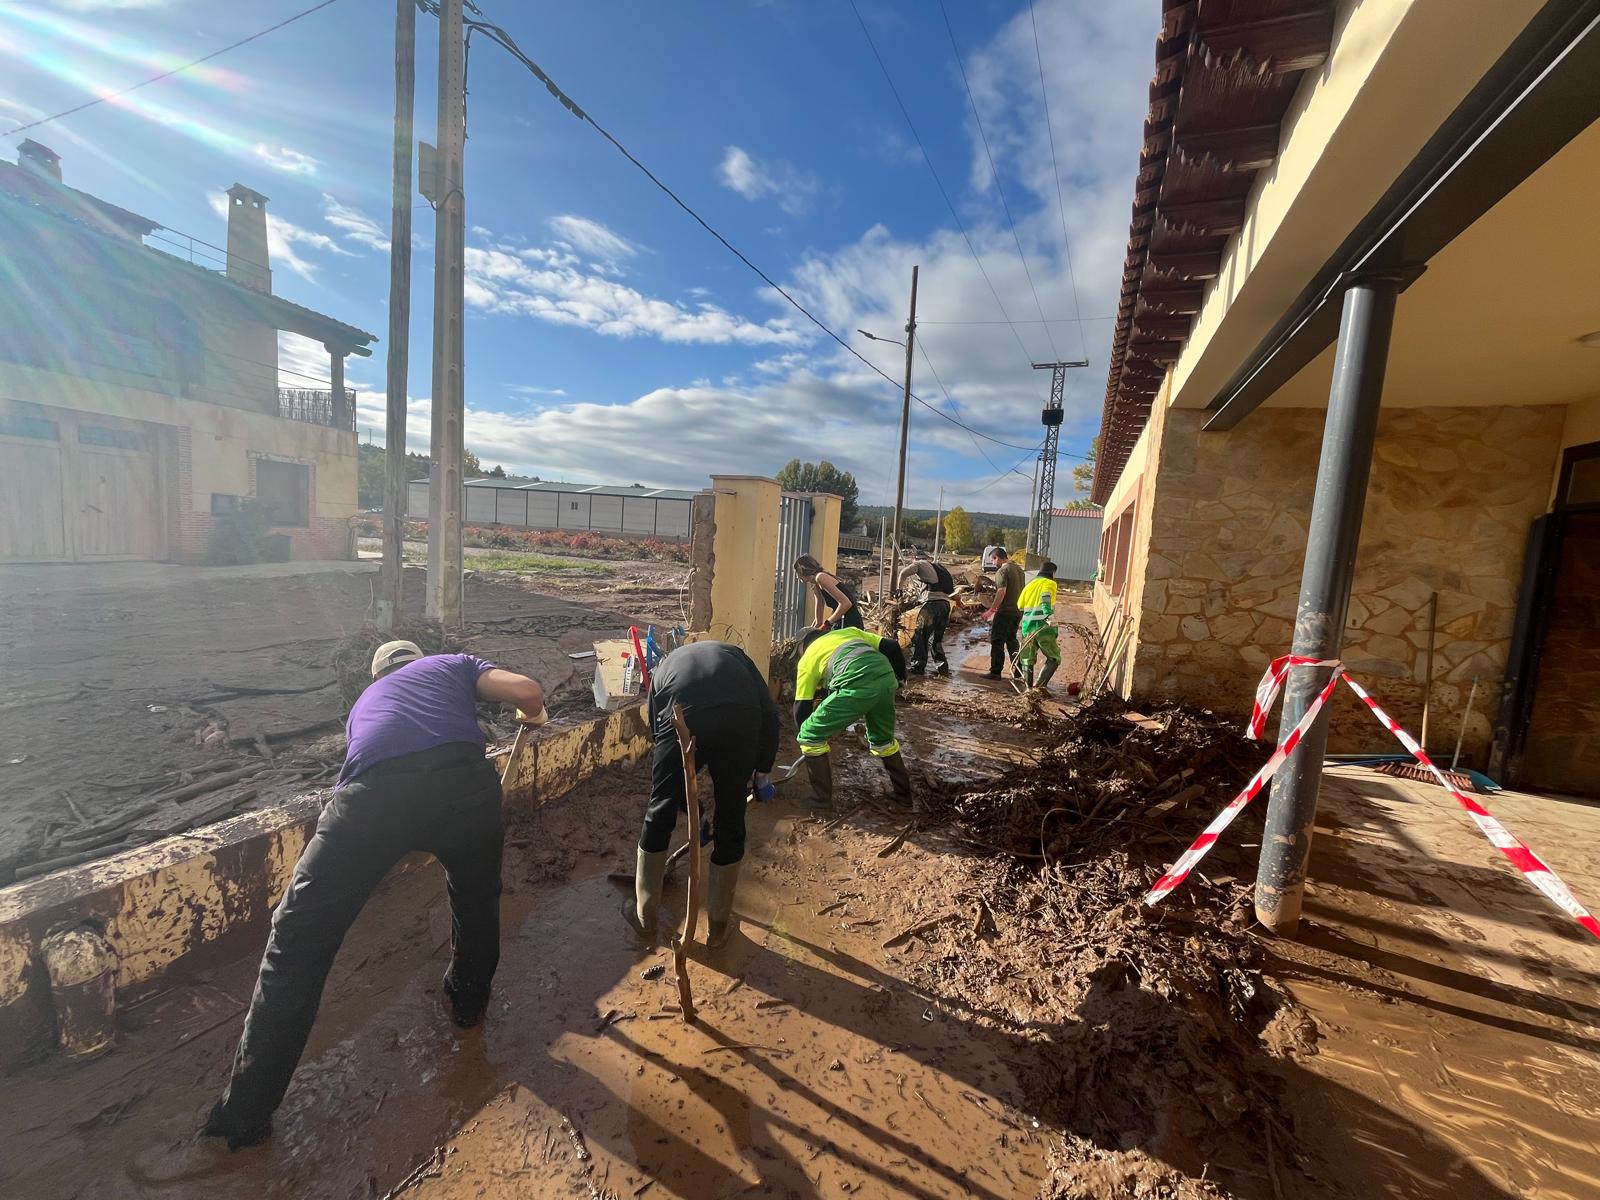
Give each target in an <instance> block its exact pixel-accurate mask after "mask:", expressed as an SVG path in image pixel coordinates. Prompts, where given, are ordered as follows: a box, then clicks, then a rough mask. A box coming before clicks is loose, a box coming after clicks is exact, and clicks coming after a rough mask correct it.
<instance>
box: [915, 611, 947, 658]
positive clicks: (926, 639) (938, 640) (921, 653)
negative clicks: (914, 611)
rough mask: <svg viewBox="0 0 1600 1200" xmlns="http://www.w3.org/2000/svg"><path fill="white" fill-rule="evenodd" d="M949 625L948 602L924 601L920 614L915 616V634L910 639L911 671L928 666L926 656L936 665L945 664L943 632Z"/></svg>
mask: <svg viewBox="0 0 1600 1200" xmlns="http://www.w3.org/2000/svg"><path fill="white" fill-rule="evenodd" d="M948 624H950V601H948V600H924V601H923V602H922V612H921V613H919V614H918V616H917V632H916V633H915V634H914V635H912V638H911V669H912V670H913V671H923V670H926V669H927V666H928V655H929V654H932V655H933V661H934V662H936V663H946V662H949V659H947V658H945V656H944V630H945V626H947V625H948Z"/></svg>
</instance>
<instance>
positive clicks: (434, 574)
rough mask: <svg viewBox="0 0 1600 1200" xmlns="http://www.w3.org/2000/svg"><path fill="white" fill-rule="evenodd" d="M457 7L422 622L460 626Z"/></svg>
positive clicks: (449, 8)
mask: <svg viewBox="0 0 1600 1200" xmlns="http://www.w3.org/2000/svg"><path fill="white" fill-rule="evenodd" d="M461 5H462V0H440V3H439V188H440V193H441V194H440V198H439V205H438V209H437V214H438V219H437V222H436V224H435V227H434V266H433V435H432V438H431V439H430V449H431V451H432V454H433V464H432V471H431V483H430V486H429V488H428V615H429V616H430V617H437V618H438V619H439V621H440V623H441V624H443V625H444V627H445V628H446V629H455V628H458V627H459V626H460V624H461V505H462V484H461V462H462V457H463V445H462V429H461V425H462V422H463V420H464V418H465V407H466V393H465V390H464V386H463V384H464V381H463V379H462V372H463V361H462V360H463V358H464V354H465V346H464V343H463V333H462V326H463V324H464V321H465V311H464V310H465V294H464V291H463V288H464V284H465V266H464V263H463V258H464V256H465V240H466V207H467V204H466V195H465V194H464V193H463V192H462V186H463V183H464V181H465V178H466V173H465V170H464V164H463V159H464V157H465V153H466V133H467V129H466V103H467V97H466V87H465V83H466V64H465V62H464V59H463V56H462V44H461V38H462V24H461Z"/></svg>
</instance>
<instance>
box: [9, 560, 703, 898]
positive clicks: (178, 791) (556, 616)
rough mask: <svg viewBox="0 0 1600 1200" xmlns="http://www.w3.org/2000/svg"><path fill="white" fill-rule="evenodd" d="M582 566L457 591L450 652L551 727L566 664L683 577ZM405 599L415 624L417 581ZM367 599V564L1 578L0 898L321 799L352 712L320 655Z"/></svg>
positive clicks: (576, 674) (663, 615) (645, 616)
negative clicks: (235, 818)
mask: <svg viewBox="0 0 1600 1200" xmlns="http://www.w3.org/2000/svg"><path fill="white" fill-rule="evenodd" d="M470 565H471V564H470V563H469V566H470ZM580 565H581V567H582V568H583V569H582V571H580V572H578V573H577V574H572V573H571V572H568V571H565V570H563V569H562V568H561V567H560V565H559V562H557V565H556V566H554V567H552V568H550V569H547V570H545V571H542V572H540V573H536V574H519V573H516V572H498V571H497V572H494V573H492V574H491V573H488V572H472V573H470V574H469V575H468V579H467V586H466V599H465V613H466V617H467V627H466V629H465V631H464V634H463V636H462V637H461V638H460V639H459V641H460V645H461V646H462V647H463V648H465V649H467V650H469V651H471V652H472V653H475V654H478V655H480V656H482V657H484V658H489V659H492V660H494V661H497V662H500V663H502V664H503V665H504V666H506V667H508V668H511V669H513V670H519V671H525V672H527V673H529V674H532V675H535V676H536V677H538V678H539V679H541V680H542V681H544V682H545V683H546V685H547V686H548V687H550V688H551V689H552V690H553V691H555V692H556V711H564V710H565V709H566V708H567V707H570V703H569V701H568V700H567V698H566V697H564V696H563V695H562V691H563V690H565V691H566V692H568V693H569V694H571V695H573V696H580V695H586V694H587V692H586V689H587V687H588V686H589V683H590V679H591V674H590V671H589V669H588V665H587V664H585V663H582V662H575V661H574V660H572V659H570V658H568V657H567V655H568V653H569V652H573V651H581V650H584V649H587V648H589V647H590V646H591V644H592V643H593V641H594V640H595V638H597V637H613V636H618V635H619V633H620V632H621V631H624V630H626V628H627V626H628V624H629V623H630V622H634V621H639V622H644V621H650V620H658V621H667V623H669V624H675V623H676V618H672V619H671V620H670V621H669V620H668V618H669V617H670V614H671V612H672V611H674V610H675V609H676V608H677V603H676V596H677V592H678V589H677V587H676V586H675V585H674V584H673V583H672V580H673V579H674V578H676V577H678V576H682V575H683V574H684V571H683V569H681V568H677V567H675V566H673V565H669V564H659V563H631V562H627V563H610V562H607V563H595V562H589V561H586V562H584V563H582V564H580ZM674 572H675V574H674ZM569 575H570V576H571V577H570V578H569V577H568V576H569ZM406 584H407V599H408V605H409V608H410V611H411V612H412V613H420V612H421V610H422V607H423V593H422V573H421V572H420V571H415V570H410V571H407V579H406ZM376 587H377V575H376V566H375V565H374V564H370V563H360V564H358V563H311V564H303V563H302V564H283V565H270V566H259V567H244V568H191V567H172V566H167V565H163V564H152V563H111V564H101V565H97V566H65V567H8V568H6V570H5V571H0V662H3V672H4V675H3V680H4V684H5V689H4V695H3V696H0V886H3V885H4V884H5V883H8V882H11V881H12V879H13V878H15V877H16V873H17V872H18V871H19V870H20V871H22V872H23V875H24V877H25V876H26V875H27V874H28V873H29V872H30V871H42V870H44V869H47V868H48V867H49V865H50V864H52V863H53V864H56V865H58V866H65V865H68V863H69V862H70V861H72V860H74V859H76V860H78V861H82V860H84V859H85V858H92V857H100V856H103V855H106V854H111V853H115V852H116V851H118V850H121V849H125V848H127V847H128V846H131V845H138V844H140V843H142V842H145V841H149V840H151V839H152V838H155V837H159V836H164V835H166V834H168V833H173V832H178V831H180V830H182V829H185V828H191V827H193V826H196V825H203V824H206V823H208V822H211V821H215V820H218V819H220V818H222V817H225V816H228V815H231V814H232V813H235V812H240V811H245V810H247V809H251V808H260V807H265V806H267V805H270V804H273V803H277V802H280V801H281V800H282V798H283V797H284V796H285V795H288V794H292V793H293V792H294V791H295V790H296V789H298V788H305V787H308V786H314V785H316V784H318V783H319V782H322V781H325V780H326V779H327V778H328V777H329V776H330V775H331V774H332V773H333V772H334V771H335V770H336V769H337V764H338V762H339V761H340V759H341V757H342V755H343V749H344V744H343V724H344V718H345V715H346V713H347V712H348V708H349V700H350V698H351V693H350V689H349V688H348V686H341V683H342V682H343V683H348V681H347V680H345V681H341V679H340V678H339V675H338V671H337V665H338V664H337V663H336V656H337V653H338V651H339V649H340V647H341V646H342V645H344V642H345V639H346V638H347V636H348V635H350V634H351V633H352V632H353V631H355V630H357V629H359V628H360V627H361V625H362V623H363V622H364V621H366V620H367V619H368V616H369V614H370V612H371V608H372V605H373V602H374V594H375V589H376ZM669 592H670V593H671V594H670V596H669V595H668V594H667V593H669Z"/></svg>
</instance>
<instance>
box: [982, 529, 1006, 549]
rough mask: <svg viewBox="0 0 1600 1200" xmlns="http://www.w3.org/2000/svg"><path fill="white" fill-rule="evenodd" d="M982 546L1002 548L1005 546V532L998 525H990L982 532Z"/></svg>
mask: <svg viewBox="0 0 1600 1200" xmlns="http://www.w3.org/2000/svg"><path fill="white" fill-rule="evenodd" d="M983 544H984V545H985V546H1004V545H1005V544H1006V531H1005V530H1004V529H1001V528H1000V526H998V525H991V526H989V528H987V529H985V530H984V531H983Z"/></svg>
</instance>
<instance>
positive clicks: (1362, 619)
mask: <svg viewBox="0 0 1600 1200" xmlns="http://www.w3.org/2000/svg"><path fill="white" fill-rule="evenodd" d="M1206 415H1207V414H1206V413H1204V412H1200V411H1198V410H1193V409H1168V410H1167V411H1166V412H1165V413H1164V415H1163V421H1164V428H1163V429H1162V430H1161V431H1160V440H1159V444H1158V445H1157V446H1156V448H1155V451H1154V454H1153V455H1152V460H1153V461H1152V463H1151V464H1150V466H1149V467H1148V469H1147V472H1146V478H1145V483H1144V487H1143V495H1142V497H1141V503H1143V504H1145V505H1147V506H1148V511H1149V516H1148V519H1149V521H1150V533H1149V546H1148V557H1147V559H1146V562H1145V570H1144V572H1143V575H1144V582H1143V592H1142V596H1140V597H1139V599H1140V601H1141V608H1142V613H1141V616H1140V621H1139V629H1138V644H1137V647H1136V648H1135V650H1134V662H1133V672H1132V680H1131V687H1130V688H1129V689H1128V691H1129V693H1130V694H1131V695H1132V696H1133V698H1135V699H1136V700H1140V701H1146V702H1148V701H1155V700H1162V699H1182V700H1184V701H1187V702H1189V703H1194V704H1200V705H1204V706H1206V707H1208V708H1213V709H1216V710H1218V711H1220V712H1225V713H1229V714H1232V715H1236V716H1240V717H1242V716H1243V715H1245V714H1247V713H1248V711H1249V708H1250V701H1251V697H1252V695H1253V693H1254V690H1255V686H1256V683H1257V682H1258V681H1259V679H1260V677H1261V672H1262V670H1263V669H1264V667H1265V666H1266V664H1267V662H1268V661H1269V660H1270V659H1271V658H1272V657H1274V656H1276V655H1278V654H1282V653H1286V652H1287V651H1288V649H1289V646H1290V642H1291V639H1292V637H1293V632H1294V616H1295V608H1296V605H1297V602H1298V599H1299V589H1300V571H1301V566H1302V563H1303V560H1304V553H1305V541H1306V529H1307V520H1308V517H1309V514H1310V510H1311V495H1312V490H1313V487H1314V484H1315V480H1316V470H1317V459H1318V455H1319V452H1320V448H1321V441H1322V425H1323V413H1322V411H1321V410H1309V409H1270V408H1269V409H1262V410H1260V411H1258V412H1256V413H1254V414H1253V415H1252V416H1251V417H1250V418H1249V419H1248V420H1246V421H1244V422H1243V423H1242V424H1241V425H1240V426H1239V427H1238V428H1237V429H1234V430H1232V431H1229V432H1227V433H1202V432H1201V430H1200V426H1201V425H1202V424H1203V422H1204V420H1205V417H1206ZM1564 417H1565V410H1564V409H1563V408H1561V407H1554V406H1539V407H1509V406H1507V407H1495V408H1400V409H1387V410H1385V412H1384V414H1383V416H1382V418H1381V420H1380V422H1379V429H1378V443H1377V447H1376V450H1375V454H1374V462H1373V470H1372V479H1371V483H1370V485H1369V487H1368V491H1367V503H1366V512H1365V517H1364V522H1363V527H1362V535H1361V548H1360V551H1359V553H1358V555H1357V560H1356V580H1355V587H1354V589H1353V592H1352V596H1351V603H1350V613H1349V620H1348V622H1347V627H1346V630H1345V648H1344V654H1343V657H1344V660H1345V662H1346V663H1347V664H1348V665H1349V666H1350V669H1351V670H1352V671H1353V672H1355V673H1356V674H1357V675H1358V677H1359V678H1361V679H1362V680H1363V681H1364V682H1368V683H1370V685H1371V687H1372V689H1373V691H1374V694H1375V695H1376V697H1377V698H1378V699H1379V701H1380V702H1381V703H1383V704H1384V705H1385V707H1386V708H1388V709H1389V711H1390V712H1391V713H1392V714H1393V715H1394V716H1395V718H1396V719H1397V720H1399V721H1400V722H1401V724H1403V725H1405V726H1406V727H1407V728H1409V729H1411V730H1412V731H1413V732H1414V733H1415V732H1418V731H1419V729H1420V726H1421V710H1422V694H1423V682H1424V678H1425V676H1424V667H1423V657H1424V649H1423V648H1424V647H1425V645H1426V643H1427V615H1426V610H1427V605H1428V598H1429V595H1430V594H1431V593H1432V592H1434V591H1437V592H1438V593H1439V617H1438V620H1439V632H1438V639H1437V650H1436V659H1435V666H1434V681H1435V682H1434V691H1433V714H1434V715H1433V717H1432V719H1431V724H1430V737H1429V741H1430V743H1431V744H1432V746H1433V748H1436V749H1438V748H1443V749H1445V750H1448V749H1449V748H1451V747H1452V746H1453V745H1454V742H1455V736H1456V731H1457V728H1458V723H1459V719H1460V717H1459V714H1460V712H1461V709H1462V706H1463V704H1464V703H1465V701H1466V698H1467V693H1468V689H1469V687H1470V685H1471V681H1472V677H1473V676H1474V675H1478V676H1480V677H1481V679H1480V684H1479V688H1478V694H1477V699H1476V702H1475V704H1474V706H1473V715H1472V717H1471V719H1470V720H1469V721H1468V724H1467V740H1466V751H1465V755H1464V761H1466V762H1468V763H1469V764H1477V763H1478V762H1479V761H1480V760H1481V757H1482V752H1483V750H1484V749H1485V747H1486V746H1487V743H1488V737H1489V728H1490V718H1491V716H1492V714H1493V712H1494V708H1495V705H1496V703H1497V700H1498V697H1499V688H1500V681H1501V676H1502V674H1503V672H1504V667H1505V659H1506V651H1507V646H1508V642H1509V638H1510V634H1511V625H1512V621H1513V618H1514V616H1515V608H1516V600H1517V585H1518V581H1519V579H1520V573H1521V569H1522V558H1523V550H1524V543H1525V541H1526V538H1527V533H1528V526H1529V525H1530V523H1531V522H1532V521H1533V520H1534V518H1535V517H1537V516H1538V515H1539V514H1540V513H1542V512H1544V510H1545V505H1546V500H1547V499H1548V496H1549V490H1550V476H1551V472H1552V471H1553V470H1554V469H1555V463H1556V459H1557V456H1558V449H1559V445H1560V439H1561V431H1562V423H1563V419H1564ZM1141 523H1142V522H1141ZM1141 548H1142V547H1141ZM1333 721H1334V723H1333V730H1332V741H1331V743H1330V747H1331V749H1333V750H1334V751H1350V750H1383V751H1388V750H1398V747H1397V744H1396V743H1394V742H1393V740H1392V738H1391V737H1390V735H1389V734H1387V733H1386V732H1384V731H1383V730H1382V729H1381V728H1380V727H1379V726H1378V725H1377V723H1376V722H1375V721H1374V720H1373V719H1372V717H1371V715H1370V714H1369V713H1367V712H1366V710H1365V709H1362V708H1359V707H1358V706H1357V704H1356V702H1355V701H1354V699H1353V697H1352V696H1351V695H1350V694H1349V693H1347V692H1341V693H1340V694H1339V698H1338V700H1337V703H1336V705H1335V707H1334V718H1333Z"/></svg>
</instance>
